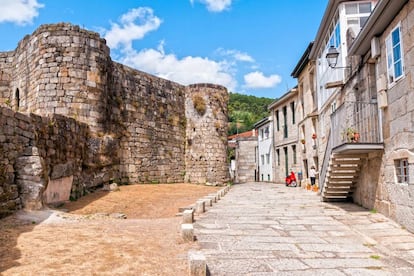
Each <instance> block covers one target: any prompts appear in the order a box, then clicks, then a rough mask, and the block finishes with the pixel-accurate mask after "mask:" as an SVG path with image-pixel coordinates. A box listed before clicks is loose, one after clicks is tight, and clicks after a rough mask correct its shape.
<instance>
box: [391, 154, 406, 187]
mask: <svg viewBox="0 0 414 276" xmlns="http://www.w3.org/2000/svg"><path fill="white" fill-rule="evenodd" d="M394 162H395V171H396V175H397V182H398V183H408V179H409V174H408V159H397V160H395V161H394Z"/></svg>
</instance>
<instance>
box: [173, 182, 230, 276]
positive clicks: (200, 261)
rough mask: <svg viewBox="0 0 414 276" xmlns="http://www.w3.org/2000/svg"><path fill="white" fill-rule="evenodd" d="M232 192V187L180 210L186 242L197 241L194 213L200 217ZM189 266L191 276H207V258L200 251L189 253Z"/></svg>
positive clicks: (182, 235) (182, 233)
mask: <svg viewBox="0 0 414 276" xmlns="http://www.w3.org/2000/svg"><path fill="white" fill-rule="evenodd" d="M229 190H230V186H226V187H224V188H223V189H220V190H219V191H218V192H216V193H214V194H210V195H208V196H205V197H203V198H201V199H199V200H197V201H196V203H195V205H191V206H190V207H186V208H179V212H180V213H182V215H183V222H182V224H181V237H182V238H183V240H184V241H187V242H192V241H194V240H195V236H194V226H193V222H194V212H195V213H196V214H197V215H200V214H202V213H204V212H206V207H211V206H213V203H217V201H219V200H220V199H221V198H222V197H224V196H225V195H226V194H227V192H228V191H229ZM190 221H191V222H190ZM188 264H189V273H190V274H189V275H190V276H205V275H207V263H206V257H205V256H204V254H203V253H201V252H199V251H190V252H188Z"/></svg>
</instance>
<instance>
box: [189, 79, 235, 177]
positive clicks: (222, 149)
mask: <svg viewBox="0 0 414 276" xmlns="http://www.w3.org/2000/svg"><path fill="white" fill-rule="evenodd" d="M227 101H228V93H227V90H226V89H225V88H224V87H221V86H218V85H213V84H194V85H190V86H189V87H188V88H187V94H186V99H185V111H186V117H187V128H186V137H187V141H186V145H187V151H186V160H185V161H186V168H187V169H186V172H185V179H186V181H187V182H194V183H205V182H210V183H214V182H219V183H223V182H225V181H227V179H228V168H227V159H226V158H227V127H228V126H227V104H225V103H227ZM204 107H205V108H204Z"/></svg>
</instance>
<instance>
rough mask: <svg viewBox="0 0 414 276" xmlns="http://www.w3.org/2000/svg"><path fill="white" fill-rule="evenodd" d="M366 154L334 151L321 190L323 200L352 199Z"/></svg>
mask: <svg viewBox="0 0 414 276" xmlns="http://www.w3.org/2000/svg"><path fill="white" fill-rule="evenodd" d="M366 157H367V155H366V154H341V153H332V154H331V157H330V161H329V165H328V170H327V173H326V176H325V184H324V186H323V190H322V192H321V196H322V201H346V200H352V194H353V192H354V189H355V187H356V182H357V180H358V177H359V171H360V168H361V163H362V160H363V159H364V158H366Z"/></svg>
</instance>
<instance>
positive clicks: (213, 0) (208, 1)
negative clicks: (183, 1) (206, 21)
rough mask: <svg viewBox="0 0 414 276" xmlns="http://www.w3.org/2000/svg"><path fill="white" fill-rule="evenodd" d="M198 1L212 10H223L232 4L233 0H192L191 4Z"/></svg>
mask: <svg viewBox="0 0 414 276" xmlns="http://www.w3.org/2000/svg"><path fill="white" fill-rule="evenodd" d="M194 1H198V2H200V3H202V4H204V5H206V6H207V9H208V10H209V11H211V12H222V11H224V10H226V9H228V8H229V7H230V6H231V1H232V0H190V2H191V4H193V3H194Z"/></svg>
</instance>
